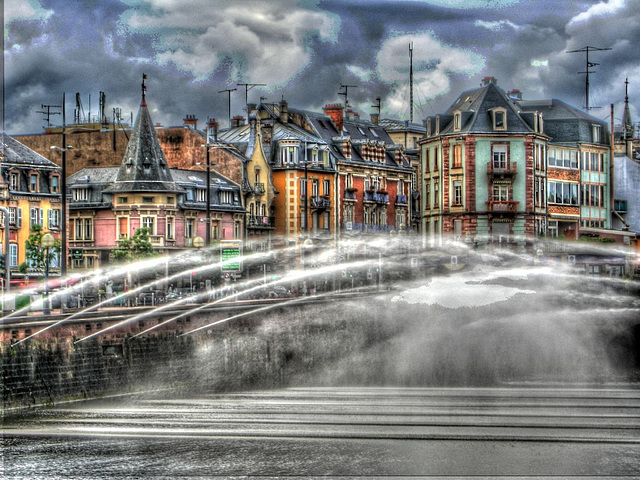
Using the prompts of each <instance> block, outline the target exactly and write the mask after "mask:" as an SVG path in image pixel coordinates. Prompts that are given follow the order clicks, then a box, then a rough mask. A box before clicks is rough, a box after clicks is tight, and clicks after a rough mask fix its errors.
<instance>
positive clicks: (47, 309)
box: [41, 233, 56, 315]
mask: <svg viewBox="0 0 640 480" xmlns="http://www.w3.org/2000/svg"><path fill="white" fill-rule="evenodd" d="M55 243H56V239H55V238H54V237H53V235H51V234H50V233H45V234H44V235H43V236H42V240H41V245H42V246H43V247H44V306H43V308H42V313H43V315H50V314H51V304H50V303H49V249H50V248H51V247H53V245H54V244H55Z"/></svg>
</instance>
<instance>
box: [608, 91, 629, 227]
mask: <svg viewBox="0 0 640 480" xmlns="http://www.w3.org/2000/svg"><path fill="white" fill-rule="evenodd" d="M614 138H615V137H614V134H613V103H612V104H611V132H610V138H609V142H610V145H609V210H610V212H613V211H614V210H615V206H614V203H615V200H614V199H615V181H614V170H613V167H614V163H613V162H614V157H615V153H614V146H613V142H614ZM611 223H612V222H611V220H609V228H611ZM625 223H626V222H625Z"/></svg>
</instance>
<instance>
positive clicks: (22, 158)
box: [0, 133, 63, 282]
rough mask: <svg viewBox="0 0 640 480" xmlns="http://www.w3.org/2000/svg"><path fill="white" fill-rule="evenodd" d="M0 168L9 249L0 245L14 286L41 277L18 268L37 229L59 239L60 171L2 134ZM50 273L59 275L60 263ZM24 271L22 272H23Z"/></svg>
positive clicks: (1, 220) (0, 198)
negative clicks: (6, 215) (7, 212)
mask: <svg viewBox="0 0 640 480" xmlns="http://www.w3.org/2000/svg"><path fill="white" fill-rule="evenodd" d="M1 139H2V148H1V149H0V165H1V166H2V167H1V168H2V171H1V173H2V175H1V177H0V178H1V183H0V205H2V206H3V207H5V208H7V209H8V210H9V229H10V231H9V235H10V237H9V248H8V249H7V248H6V246H5V245H2V253H3V254H5V255H6V257H5V262H6V264H8V265H9V267H10V268H11V276H12V278H15V279H16V282H21V281H22V282H23V281H25V280H26V277H34V276H36V277H39V276H42V275H43V272H42V271H41V269H32V268H30V266H29V265H26V267H27V268H26V273H24V271H23V272H20V271H19V267H20V265H22V264H23V263H25V262H26V253H27V252H26V247H25V242H26V241H27V239H28V238H29V236H30V235H31V234H32V233H33V232H34V228H33V227H34V226H35V225H37V226H39V227H40V229H41V230H42V231H43V232H45V233H51V234H52V235H53V236H54V237H55V238H60V232H61V229H62V228H63V225H62V223H61V219H62V215H61V213H62V212H61V200H62V194H61V190H60V186H61V171H60V167H58V166H57V165H56V164H55V163H53V162H52V161H50V160H48V159H46V158H44V157H43V156H42V155H40V154H38V153H36V152H35V151H33V150H31V149H30V148H27V147H26V146H25V145H23V144H21V143H20V142H18V141H17V140H15V139H14V138H12V137H11V136H9V135H7V134H6V133H2V137H1ZM4 227H5V222H4V215H0V229H1V230H2V236H1V240H0V242H1V243H4V239H5V235H4V233H5V232H4ZM50 268H51V273H52V274H54V275H55V274H56V273H58V274H59V271H60V263H59V259H58V258H56V259H55V260H54V261H53V262H52V263H51V264H50ZM23 270H24V269H23Z"/></svg>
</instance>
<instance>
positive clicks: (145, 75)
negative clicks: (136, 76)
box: [140, 73, 147, 107]
mask: <svg viewBox="0 0 640 480" xmlns="http://www.w3.org/2000/svg"><path fill="white" fill-rule="evenodd" d="M146 79H147V74H146V73H143V74H142V101H141V102H140V106H141V107H142V106H145V107H146V106H147V101H146V99H145V96H146V94H147V86H146V85H145V83H144V81H145V80H146Z"/></svg>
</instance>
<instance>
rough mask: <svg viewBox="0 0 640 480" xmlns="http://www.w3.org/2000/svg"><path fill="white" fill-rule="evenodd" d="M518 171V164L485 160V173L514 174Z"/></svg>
mask: <svg viewBox="0 0 640 480" xmlns="http://www.w3.org/2000/svg"><path fill="white" fill-rule="evenodd" d="M516 173H518V164H517V163H513V162H507V163H503V162H493V161H490V162H487V174H489V175H515V174H516Z"/></svg>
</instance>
